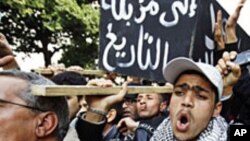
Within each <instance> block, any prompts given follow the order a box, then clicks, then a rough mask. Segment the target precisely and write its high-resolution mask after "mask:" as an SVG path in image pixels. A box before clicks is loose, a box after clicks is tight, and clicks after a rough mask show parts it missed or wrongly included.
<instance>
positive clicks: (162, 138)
mask: <svg viewBox="0 0 250 141" xmlns="http://www.w3.org/2000/svg"><path fill="white" fill-rule="evenodd" d="M227 129H228V124H227V122H226V121H225V119H224V118H222V117H221V116H219V117H216V118H213V119H212V120H211V121H210V122H209V124H208V127H207V128H206V129H205V130H204V131H203V132H202V133H201V134H200V136H199V138H198V139H197V141H226V140H227ZM150 141H177V139H175V138H174V136H173V131H172V128H171V122H170V119H169V117H168V118H166V119H165V120H164V121H163V122H162V123H161V124H160V125H159V126H158V128H157V130H155V132H154V134H153V136H152V138H151V139H150Z"/></svg>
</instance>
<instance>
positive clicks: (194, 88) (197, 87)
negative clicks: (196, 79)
mask: <svg viewBox="0 0 250 141" xmlns="http://www.w3.org/2000/svg"><path fill="white" fill-rule="evenodd" d="M192 89H193V90H195V91H205V92H209V91H208V90H207V89H205V88H203V87H201V86H193V87H192Z"/></svg>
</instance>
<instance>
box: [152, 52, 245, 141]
mask: <svg viewBox="0 0 250 141" xmlns="http://www.w3.org/2000/svg"><path fill="white" fill-rule="evenodd" d="M226 55H227V56H230V55H231V56H233V54H231V53H230V54H229V53H227V54H226ZM226 55H224V58H228V59H222V60H220V62H219V64H218V65H217V66H216V67H217V68H216V67H214V66H211V65H208V64H205V63H200V62H194V61H192V60H191V59H188V58H184V57H179V58H176V59H173V60H171V61H170V62H169V63H168V64H167V66H166V67H165V68H164V70H163V73H164V77H165V79H166V81H168V82H170V83H172V84H173V85H174V89H173V94H172V97H171V100H170V105H169V109H170V113H169V114H170V115H169V117H168V118H166V119H165V120H164V121H163V122H162V123H161V125H159V127H158V128H157V130H156V131H155V132H154V134H153V136H152V138H151V140H150V141H158V140H209V141H211V140H214V141H224V140H227V130H228V124H227V122H226V121H225V120H224V118H223V117H221V116H220V112H221V109H222V104H221V98H222V96H223V95H224V94H223V93H227V94H228V93H229V90H228V88H229V87H230V88H232V86H233V85H234V84H235V83H236V82H237V80H238V79H239V77H240V74H241V73H240V67H239V65H236V64H234V63H233V62H231V59H230V57H226ZM234 57H235V56H234ZM229 70H230V71H229ZM221 74H222V75H221ZM223 82H224V84H223ZM223 87H224V88H223ZM225 90H226V91H225Z"/></svg>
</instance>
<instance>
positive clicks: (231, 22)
mask: <svg viewBox="0 0 250 141" xmlns="http://www.w3.org/2000/svg"><path fill="white" fill-rule="evenodd" d="M244 3H245V0H241V1H240V2H239V4H238V6H237V7H236V9H235V11H234V13H233V14H232V15H231V16H230V17H229V19H228V24H227V26H236V23H237V20H238V18H239V15H240V12H241V9H242V7H243V5H244Z"/></svg>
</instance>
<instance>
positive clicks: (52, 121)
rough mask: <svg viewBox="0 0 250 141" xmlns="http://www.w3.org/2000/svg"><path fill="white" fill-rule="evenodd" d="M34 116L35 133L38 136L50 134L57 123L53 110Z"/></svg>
mask: <svg viewBox="0 0 250 141" xmlns="http://www.w3.org/2000/svg"><path fill="white" fill-rule="evenodd" d="M36 118H37V120H36V135H37V137H39V138H41V137H45V136H49V135H50V134H52V133H53V132H54V130H55V129H56V127H57V125H58V118H57V115H56V113H54V112H43V113H39V114H38V115H37V117H36Z"/></svg>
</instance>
